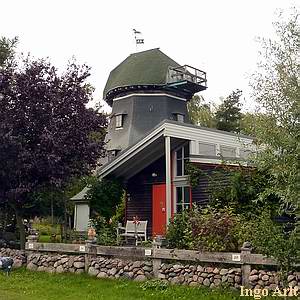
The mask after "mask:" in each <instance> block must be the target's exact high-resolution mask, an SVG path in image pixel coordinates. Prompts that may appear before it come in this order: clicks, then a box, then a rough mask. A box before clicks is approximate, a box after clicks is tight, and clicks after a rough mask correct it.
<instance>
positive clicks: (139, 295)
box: [0, 269, 275, 300]
mask: <svg viewBox="0 0 300 300" xmlns="http://www.w3.org/2000/svg"><path fill="white" fill-rule="evenodd" d="M0 299H1V300H62V299H64V300H93V299H97V300H98V299H103V300H110V299H116V300H118V299H120V300H127V299H135V300H138V299H155V300H161V299H176V300H177V299H178V300H179V299H187V300H193V299H197V300H201V299H211V300H212V299H214V300H225V299H226V300H227V299H253V298H248V297H239V296H238V293H234V292H229V291H226V292H225V291H220V290H219V291H218V290H216V291H212V290H208V289H205V288H191V287H185V286H168V287H167V288H166V289H164V290H153V289H151V288H147V289H143V288H142V284H141V283H136V282H132V281H121V280H108V279H107V280H104V279H101V280H100V279H97V278H94V277H89V276H88V275H74V274H55V275H51V274H47V273H37V272H29V271H26V270H24V269H22V270H17V271H13V272H12V274H11V275H10V276H9V277H6V276H5V275H4V274H3V273H2V272H1V273H0ZM264 299H266V298H264ZM269 299H271V298H269ZM272 299H275V298H274V297H272Z"/></svg>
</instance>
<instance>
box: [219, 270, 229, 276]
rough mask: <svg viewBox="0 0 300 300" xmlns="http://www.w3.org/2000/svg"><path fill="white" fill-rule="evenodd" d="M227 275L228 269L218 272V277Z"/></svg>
mask: <svg viewBox="0 0 300 300" xmlns="http://www.w3.org/2000/svg"><path fill="white" fill-rule="evenodd" d="M226 274H228V269H221V270H220V275H226Z"/></svg>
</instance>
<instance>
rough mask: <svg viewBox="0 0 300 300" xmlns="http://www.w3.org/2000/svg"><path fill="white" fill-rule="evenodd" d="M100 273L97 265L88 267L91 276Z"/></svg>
mask: <svg viewBox="0 0 300 300" xmlns="http://www.w3.org/2000/svg"><path fill="white" fill-rule="evenodd" d="M98 273H99V270H98V269H96V268H95V267H89V269H88V274H89V275H91V276H97V275H98Z"/></svg>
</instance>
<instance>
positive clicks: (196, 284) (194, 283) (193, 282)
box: [189, 281, 198, 286]
mask: <svg viewBox="0 0 300 300" xmlns="http://www.w3.org/2000/svg"><path fill="white" fill-rule="evenodd" d="M189 286H198V283H197V282H196V281H191V282H190V283H189Z"/></svg>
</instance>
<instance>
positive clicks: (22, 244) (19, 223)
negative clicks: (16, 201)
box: [15, 210, 26, 250]
mask: <svg viewBox="0 0 300 300" xmlns="http://www.w3.org/2000/svg"><path fill="white" fill-rule="evenodd" d="M15 212H16V219H17V226H18V228H19V232H20V248H21V250H23V249H25V242H26V239H25V238H26V234H25V226H24V223H23V218H22V216H21V215H20V214H19V212H18V211H17V210H16V211H15Z"/></svg>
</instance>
